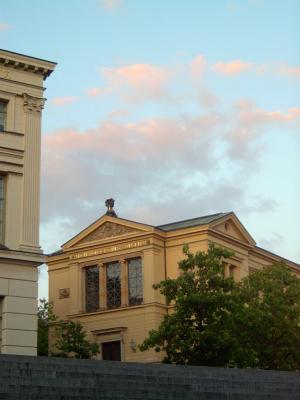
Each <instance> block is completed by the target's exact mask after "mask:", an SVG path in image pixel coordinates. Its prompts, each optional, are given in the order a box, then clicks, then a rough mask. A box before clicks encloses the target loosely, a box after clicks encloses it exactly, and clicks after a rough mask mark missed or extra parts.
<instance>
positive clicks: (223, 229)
mask: <svg viewBox="0 0 300 400" xmlns="http://www.w3.org/2000/svg"><path fill="white" fill-rule="evenodd" d="M210 228H212V229H213V230H214V231H217V232H220V233H222V234H224V235H226V236H229V237H231V238H233V239H235V240H239V241H240V242H244V243H246V244H248V245H249V244H250V245H255V241H254V239H253V238H252V236H251V235H250V234H249V232H248V231H247V230H246V228H245V227H244V225H243V224H242V223H241V222H240V221H239V219H238V218H237V217H236V215H235V214H234V213H230V214H229V215H227V216H225V217H224V218H222V219H221V220H218V221H215V222H213V223H212V224H210Z"/></svg>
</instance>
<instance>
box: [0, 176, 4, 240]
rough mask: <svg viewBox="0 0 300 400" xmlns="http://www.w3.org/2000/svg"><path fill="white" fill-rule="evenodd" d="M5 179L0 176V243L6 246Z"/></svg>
mask: <svg viewBox="0 0 300 400" xmlns="http://www.w3.org/2000/svg"><path fill="white" fill-rule="evenodd" d="M4 202H5V198H4V177H3V176H1V175H0V243H2V244H4V219H5V204H4Z"/></svg>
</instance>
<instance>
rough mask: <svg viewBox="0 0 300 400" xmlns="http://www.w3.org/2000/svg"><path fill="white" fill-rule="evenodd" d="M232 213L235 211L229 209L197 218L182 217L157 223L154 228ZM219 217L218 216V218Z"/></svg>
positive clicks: (221, 216)
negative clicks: (164, 222)
mask: <svg viewBox="0 0 300 400" xmlns="http://www.w3.org/2000/svg"><path fill="white" fill-rule="evenodd" d="M232 213H233V211H228V212H225V213H223V212H220V213H216V214H209V215H203V216H201V217H196V218H189V219H182V220H180V221H175V222H169V223H167V224H161V225H157V226H155V227H154V228H156V229H160V230H163V229H161V227H162V226H170V225H175V224H180V223H182V222H190V221H194V220H196V219H200V218H203V219H204V218H209V217H216V216H218V215H219V216H220V218H223V217H225V215H229V214H232ZM217 219H218V218H217ZM199 225H201V224H199ZM178 229H182V228H178Z"/></svg>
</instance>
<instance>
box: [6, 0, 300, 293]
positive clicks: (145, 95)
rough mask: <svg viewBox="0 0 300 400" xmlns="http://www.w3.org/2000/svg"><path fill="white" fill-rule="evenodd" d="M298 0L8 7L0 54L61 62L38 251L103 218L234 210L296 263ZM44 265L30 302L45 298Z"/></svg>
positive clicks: (50, 89) (48, 123)
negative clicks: (111, 210) (109, 206)
mask: <svg viewBox="0 0 300 400" xmlns="http://www.w3.org/2000/svg"><path fill="white" fill-rule="evenodd" d="M299 21H300V3H299V1H296V0H295V1H289V0H286V1H280V0H276V1H274V0H273V1H268V0H236V1H230V0H224V1H223V0H214V1H200V0H197V1H192V0H186V1H179V0H178V1H176V0H172V1H171V0H165V1H158V0H152V1H142V0H105V1H101V0H72V1H70V0H68V1H67V0H64V1H58V0H52V1H51V2H50V1H49V2H40V1H37V0H28V1H26V2H21V1H17V0H11V1H10V2H4V3H3V4H1V10H0V43H1V44H0V47H1V48H3V49H6V50H11V51H15V52H20V53H24V54H28V55H31V56H34V57H40V58H44V59H49V60H52V61H56V62H58V66H57V68H56V70H55V71H54V73H53V74H52V75H51V76H50V77H49V78H48V79H47V81H46V82H45V85H46V87H47V90H46V92H45V96H46V98H47V99H48V101H47V103H46V107H45V110H44V113H43V138H42V197H41V202H42V203H41V221H42V224H41V243H42V246H43V248H44V250H45V252H50V251H53V250H55V249H57V248H59V247H60V245H61V244H62V243H64V242H65V241H66V240H67V239H69V238H70V237H71V236H72V235H74V234H75V233H77V232H78V231H79V230H81V229H82V228H84V227H85V226H87V225H88V224H90V223H91V222H92V221H93V220H96V219H97V218H98V217H99V216H100V215H102V214H103V213H104V212H105V207H104V200H105V199H106V198H107V197H114V198H115V200H116V210H117V213H118V214H119V216H120V217H124V218H129V219H136V220H138V221H140V222H146V223H153V224H163V223H166V222H169V221H173V220H180V219H185V218H192V217H196V216H200V215H205V214H209V213H215V212H221V211H224V212H225V211H230V210H232V211H234V212H235V213H236V214H237V216H238V217H239V218H240V220H241V222H242V223H243V224H244V225H245V227H246V228H247V229H248V231H249V232H250V233H251V234H252V236H253V237H254V239H255V240H256V242H257V244H258V245H259V246H261V247H264V248H266V249H268V250H270V251H273V252H275V253H277V254H280V255H281V256H283V257H286V258H288V259H291V260H293V261H296V262H300V251H299V248H300V246H299V245H300V223H299V222H300V206H299V204H300V184H299V183H300V90H299V83H300V39H299V38H300V23H299ZM46 285H47V279H46V271H45V269H42V271H41V274H40V295H41V296H45V295H46Z"/></svg>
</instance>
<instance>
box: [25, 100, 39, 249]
mask: <svg viewBox="0 0 300 400" xmlns="http://www.w3.org/2000/svg"><path fill="white" fill-rule="evenodd" d="M43 106H44V99H42V98H36V97H32V96H29V95H28V94H26V93H24V94H23V110H24V117H25V135H24V141H25V142H24V149H25V152H24V175H23V190H22V191H23V196H22V197H23V209H22V221H21V227H22V229H21V243H20V249H21V250H25V251H31V252H37V253H41V248H40V246H39V218H40V215H39V214H40V157H41V156H40V153H41V112H42V109H43Z"/></svg>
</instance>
